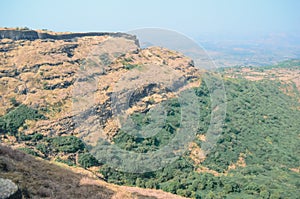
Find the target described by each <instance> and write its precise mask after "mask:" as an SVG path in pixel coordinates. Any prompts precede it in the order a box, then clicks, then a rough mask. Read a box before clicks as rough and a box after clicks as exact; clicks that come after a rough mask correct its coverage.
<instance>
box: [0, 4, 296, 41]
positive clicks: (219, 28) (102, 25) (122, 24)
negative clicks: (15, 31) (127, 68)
mask: <svg viewBox="0 0 300 199" xmlns="http://www.w3.org/2000/svg"><path fill="white" fill-rule="evenodd" d="M299 9H300V1H298V0H247V1H246V0H223V1H222V0H219V1H218V0H207V1H201V0H190V1H189V0H184V1H179V0H178V1H176V0H148V1H142V0H123V1H122V0H118V1H116V0H115V1H114V0H105V1H101V0H99V1H96V0H94V1H93V0H84V1H79V0H65V1H63V0H51V1H46V0H45V1H43V0H28V1H25V0H23V1H22V0H19V1H17V0H2V1H0V26H2V27H16V26H19V27H22V26H27V27H29V28H33V29H42V28H46V29H50V30H54V31H127V30H131V29H136V28H143V27H160V28H168V29H172V30H177V31H180V32H182V33H185V34H188V35H196V34H198V33H203V32H206V33H207V32H208V33H212V34H215V33H219V34H223V33H224V34H225V33H237V34H245V33H248V34H252V33H253V34H257V33H269V32H292V33H293V32H300V12H299Z"/></svg>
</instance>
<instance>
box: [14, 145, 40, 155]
mask: <svg viewBox="0 0 300 199" xmlns="http://www.w3.org/2000/svg"><path fill="white" fill-rule="evenodd" d="M18 150H20V151H23V152H25V153H27V154H30V155H33V156H38V154H37V152H35V151H34V150H33V149H31V148H27V147H22V148H18Z"/></svg>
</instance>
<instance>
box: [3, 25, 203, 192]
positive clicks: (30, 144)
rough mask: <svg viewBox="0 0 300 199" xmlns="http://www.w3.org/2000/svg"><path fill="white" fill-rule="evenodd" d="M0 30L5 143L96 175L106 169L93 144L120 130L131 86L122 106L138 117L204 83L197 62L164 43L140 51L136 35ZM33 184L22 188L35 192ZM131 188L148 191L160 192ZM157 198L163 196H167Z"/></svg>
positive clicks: (137, 190)
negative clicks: (93, 152)
mask: <svg viewBox="0 0 300 199" xmlns="http://www.w3.org/2000/svg"><path fill="white" fill-rule="evenodd" d="M0 35H1V38H2V40H0V93H1V98H0V104H1V105H0V136H1V137H0V139H1V142H2V143H4V144H6V145H10V146H12V147H13V148H15V149H19V150H21V151H23V152H26V153H29V154H31V155H34V156H37V157H41V158H43V159H46V160H50V161H56V162H61V163H64V164H67V165H69V166H74V167H83V168H85V169H88V170H89V171H90V172H93V173H94V174H95V175H96V176H97V178H102V177H103V176H102V174H100V173H99V169H100V168H102V167H103V166H102V163H101V162H98V160H96V159H95V158H94V157H93V156H92V155H91V154H90V153H89V151H88V144H91V145H92V144H93V142H95V141H97V140H98V138H99V137H101V138H104V139H105V140H107V141H108V142H113V139H114V137H115V136H116V135H117V134H118V132H119V129H120V124H119V123H118V118H117V117H116V112H115V111H116V110H117V109H116V106H123V105H122V103H123V102H122V99H123V98H122V97H124V96H125V97H126V95H127V92H128V90H130V91H132V93H131V98H130V99H129V100H130V105H128V106H127V105H126V103H125V105H126V106H123V107H124V108H123V110H122V111H125V112H126V114H125V115H134V114H137V113H141V112H148V111H149V110H150V109H151V108H152V107H155V106H156V105H157V104H159V103H161V102H163V101H166V100H167V99H169V98H173V97H174V96H176V95H177V94H178V93H179V92H180V89H183V90H184V89H185V87H194V86H197V85H199V78H200V72H199V71H198V70H196V69H195V68H194V66H193V62H192V60H191V59H189V58H187V57H185V56H183V55H182V54H180V53H178V52H175V51H171V50H168V49H164V48H160V47H151V48H147V49H140V48H139V45H138V42H137V40H136V38H135V37H134V36H131V35H127V34H123V33H78V34H77V33H54V32H45V31H43V32H40V31H30V30H14V29H10V30H0ZM166 74H167V75H166ZM82 96H83V97H84V98H85V100H82V98H81V97H82ZM114 101H118V103H119V102H120V103H121V104H114V103H113V102H114ZM99 129H102V131H101V132H102V133H100V134H99V131H98V130H99ZM86 132H88V134H87V133H86ZM13 153H14V152H13ZM26 158H27V156H26ZM26 158H25V159H21V160H19V161H18V162H15V165H18V164H22V162H24V161H27V160H26ZM28 158H29V157H28ZM31 161H34V160H33V159H31ZM37 164H38V163H37ZM45 164H47V163H45ZM45 166H46V167H47V165H45ZM30 167H34V165H30ZM22 168H23V167H22ZM24 169H29V168H24ZM18 170H19V169H17V171H18ZM83 171H84V170H83V169H82V171H81V172H83ZM18 172H19V174H20V173H22V171H18ZM28 172H32V170H31V169H30V171H28ZM40 172H42V173H44V171H40ZM62 173H63V172H62ZM19 174H17V175H19ZM17 175H16V176H14V177H13V178H18V176H17ZM36 175H37V174H36ZM70 175H71V174H70ZM58 176H59V175H57V177H58ZM6 177H7V176H6ZM19 177H20V178H23V177H22V176H19ZM40 177H42V176H37V177H36V178H40ZM53 180H54V179H53ZM40 183H44V182H43V181H41V182H40ZM57 183H58V184H59V183H63V181H59V182H57ZM26 184H27V183H23V184H22V186H24V187H25V188H26V189H27V188H28V186H29V187H30V188H29V189H34V186H35V185H32V186H31V185H28V186H27V185H26ZM66 184H67V182H66ZM25 188H24V189H25ZM51 189H54V187H51ZM127 189H128V190H129V192H137V193H141V192H145V193H146V192H147V193H146V195H149V196H151V195H152V192H153V191H151V190H144V189H138V188H136V189H134V188H127ZM92 192H93V191H92ZM30 193H31V194H33V195H36V194H37V193H36V192H30ZM49 194H50V193H49ZM49 194H48V195H49ZM57 194H58V195H59V196H60V195H61V193H57ZM37 195H38V194H37ZM48 195H47V197H49V196H48ZM144 195H145V194H144ZM153 195H154V196H155V197H154V198H164V195H165V193H163V192H155V191H154V192H153ZM39 197H41V195H39ZM50 197H51V196H50ZM82 197H85V196H82ZM171 197H175V196H171V195H169V196H168V198H171ZM78 198H81V196H80V197H79V196H78Z"/></svg>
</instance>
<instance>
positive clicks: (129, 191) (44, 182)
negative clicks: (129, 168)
mask: <svg viewBox="0 0 300 199" xmlns="http://www.w3.org/2000/svg"><path fill="white" fill-rule="evenodd" d="M0 177H1V178H6V179H11V180H12V181H13V182H15V183H16V184H18V186H19V188H20V189H21V191H22V195H23V197H24V198H97V199H100V198H103V199H109V198H112V199H121V198H122V199H123V198H124V199H126V198H128V199H129V198H137V199H138V198H141V199H142V198H153V199H155V198H170V199H172V198H174V199H180V198H183V197H180V196H176V195H173V194H170V193H165V192H163V191H156V190H146V189H139V188H130V187H122V186H116V185H112V184H109V183H106V182H104V181H101V180H99V179H97V178H95V177H94V176H93V175H92V174H91V173H89V172H87V171H85V170H83V169H80V168H77V169H76V168H70V167H67V166H66V165H62V164H54V163H50V162H48V161H45V160H42V159H37V158H35V157H32V156H30V155H27V154H24V153H22V152H20V151H16V150H13V149H11V148H9V147H7V146H4V145H0Z"/></svg>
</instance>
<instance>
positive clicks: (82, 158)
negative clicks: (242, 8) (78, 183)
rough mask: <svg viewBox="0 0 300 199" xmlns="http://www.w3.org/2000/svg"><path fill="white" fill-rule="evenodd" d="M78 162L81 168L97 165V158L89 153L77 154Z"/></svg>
mask: <svg viewBox="0 0 300 199" xmlns="http://www.w3.org/2000/svg"><path fill="white" fill-rule="evenodd" d="M78 162H79V164H80V165H81V166H82V167H83V168H88V167H92V166H97V165H99V162H98V160H97V159H96V158H95V157H94V156H93V155H91V154H90V153H83V154H79V158H78Z"/></svg>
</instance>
